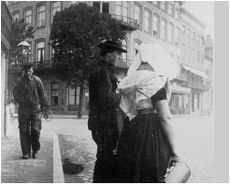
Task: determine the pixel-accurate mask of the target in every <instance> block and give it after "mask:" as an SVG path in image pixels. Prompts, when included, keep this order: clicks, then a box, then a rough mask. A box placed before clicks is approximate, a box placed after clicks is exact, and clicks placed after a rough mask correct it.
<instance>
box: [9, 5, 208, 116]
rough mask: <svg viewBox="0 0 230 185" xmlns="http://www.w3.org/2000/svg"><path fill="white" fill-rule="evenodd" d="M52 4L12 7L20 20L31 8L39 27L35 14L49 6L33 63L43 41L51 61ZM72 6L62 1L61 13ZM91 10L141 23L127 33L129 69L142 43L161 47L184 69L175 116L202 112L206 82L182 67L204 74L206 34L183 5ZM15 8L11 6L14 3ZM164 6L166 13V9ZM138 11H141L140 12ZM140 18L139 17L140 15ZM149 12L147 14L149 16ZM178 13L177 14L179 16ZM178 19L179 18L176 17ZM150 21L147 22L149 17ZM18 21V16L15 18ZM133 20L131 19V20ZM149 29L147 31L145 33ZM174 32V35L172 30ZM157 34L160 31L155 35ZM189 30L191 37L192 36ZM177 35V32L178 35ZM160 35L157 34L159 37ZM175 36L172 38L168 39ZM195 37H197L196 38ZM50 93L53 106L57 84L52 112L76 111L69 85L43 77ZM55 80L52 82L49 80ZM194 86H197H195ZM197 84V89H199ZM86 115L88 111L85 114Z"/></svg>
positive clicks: (176, 84)
mask: <svg viewBox="0 0 230 185" xmlns="http://www.w3.org/2000/svg"><path fill="white" fill-rule="evenodd" d="M52 3H53V2H50V1H44V2H40V1H37V2H36V1H33V2H16V3H15V4H13V5H10V9H11V12H12V14H13V17H14V14H17V13H19V15H20V18H22V17H23V12H24V10H26V9H27V8H31V9H32V10H33V11H32V12H33V13H32V15H33V16H32V20H33V21H32V25H33V26H34V27H36V21H37V18H36V10H37V8H38V6H39V5H41V4H44V5H46V23H45V26H44V27H41V28H38V29H37V30H36V32H35V37H34V39H33V40H31V43H32V54H33V56H34V58H33V61H35V62H36V53H35V48H36V42H37V41H39V40H42V39H43V40H44V41H45V43H46V47H45V60H46V61H48V62H49V61H50V59H51V48H50V47H49V45H48V42H49V33H50V29H51V17H52V15H51V13H52ZM71 3H72V2H70V1H62V2H61V9H63V8H65V7H69V6H70V5H71ZM86 3H87V4H88V5H90V6H97V7H98V8H99V9H100V11H101V12H102V11H103V7H104V6H107V5H109V8H108V11H109V13H110V14H112V15H117V14H118V12H119V14H120V15H119V18H120V19H122V20H123V21H125V22H128V24H129V23H130V22H129V21H130V20H131V21H135V19H139V21H138V24H139V28H138V29H137V30H134V31H133V30H132V31H127V35H126V39H125V40H126V47H127V51H128V52H127V58H126V59H127V60H125V61H126V62H127V64H128V65H130V64H131V63H132V61H133V59H134V56H135V48H136V47H137V44H140V43H141V42H157V43H161V44H162V45H163V46H164V47H165V48H166V49H167V50H168V51H169V52H170V54H171V55H172V57H174V58H175V59H176V60H177V62H178V64H179V65H180V66H181V71H180V74H179V75H178V77H177V78H176V79H174V80H172V81H171V83H172V86H173V88H172V98H171V101H170V108H171V111H172V112H173V113H176V114H178V113H193V112H194V113H196V112H201V111H202V97H203V95H202V94H203V93H204V92H205V91H206V89H205V82H206V79H204V78H203V77H201V76H199V75H197V74H194V73H193V72H191V71H188V70H186V69H185V68H183V67H182V65H185V66H188V67H191V68H193V69H196V70H199V71H201V72H204V43H203V37H204V35H203V30H204V25H203V24H202V23H201V22H200V21H199V20H198V19H197V18H196V17H195V16H193V15H192V14H191V13H189V12H188V11H187V10H185V9H183V8H181V5H182V4H183V3H182V2H181V1H176V2H173V1H167V2H166V1H156V2H154V1H148V2H147V1H139V2H138V1H128V2H125V1H122V2H118V1H109V2H92V1H88V2H86ZM185 3H186V2H185ZM11 4H12V3H11ZM162 5H165V10H164V8H163V7H164V6H162ZM137 7H139V9H138V8H137ZM169 7H172V9H171V10H172V13H170V9H169ZM138 10H139V12H140V14H139V16H137V15H138V14H137V11H138ZM146 12H148V13H146ZM176 13H177V14H176ZM155 15H156V17H157V20H158V25H157V28H156V29H155V26H154V25H155V24H154V21H155V19H154V16H155ZM176 15H177V16H176ZM148 16H149V18H148V19H147V18H146V17H148ZM16 17H17V16H16ZM129 18H131V19H129ZM163 21H165V27H164V28H165V29H162V28H163V26H162V24H163ZM146 25H148V28H149V29H148V30H147V29H146V28H147V27H146ZM170 29H171V32H169V30H170ZM156 30H157V31H156ZM162 30H165V38H162V35H163V34H162ZM189 30H190V34H189ZM176 31H177V32H176ZM156 33H157V34H156ZM170 33H171V35H172V37H170V36H169V35H170ZM193 33H194V35H195V37H194V38H193ZM116 74H117V76H118V78H119V79H121V78H123V77H124V76H125V71H124V70H121V69H117V71H116ZM41 78H42V80H43V81H44V84H45V86H46V89H47V97H48V99H49V102H50V104H51V103H52V100H51V99H52V97H51V94H52V92H51V86H52V83H54V82H58V84H59V88H60V89H59V91H58V96H60V97H59V98H58V102H59V103H60V104H59V105H57V106H53V109H56V110H59V111H62V110H67V111H71V110H77V105H75V106H73V105H69V101H70V99H71V97H70V96H69V94H70V93H73V91H72V90H70V89H69V88H67V87H66V85H65V84H64V83H62V82H60V81H59V80H57V79H56V78H55V77H45V76H41ZM50 79H52V80H50ZM194 84H195V85H194ZM196 84H197V85H196ZM199 86H200V87H199ZM84 90H85V92H84V94H85V95H86V96H84V107H87V101H88V97H87V93H88V89H87V87H85V88H84ZM86 112H87V111H86Z"/></svg>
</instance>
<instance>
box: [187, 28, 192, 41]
mask: <svg viewBox="0 0 230 185" xmlns="http://www.w3.org/2000/svg"><path fill="white" fill-rule="evenodd" d="M187 37H188V39H190V38H191V30H190V29H188V30H187Z"/></svg>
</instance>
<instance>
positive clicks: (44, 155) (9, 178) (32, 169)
mask: <svg viewBox="0 0 230 185" xmlns="http://www.w3.org/2000/svg"><path fill="white" fill-rule="evenodd" d="M15 122H16V121H15ZM17 125H18V123H14V124H13V128H12V136H11V137H9V138H1V182H2V183H52V182H55V179H54V178H55V177H56V176H59V177H60V176H63V174H62V171H60V170H59V171H57V170H54V166H56V165H57V163H59V162H60V163H61V161H58V160H56V159H55V157H54V156H55V155H53V153H54V152H57V153H58V152H59V153H60V149H59V143H58V147H53V146H54V145H53V143H55V142H54V141H55V140H54V136H55V135H54V134H53V133H51V132H46V131H43V130H42V131H41V137H40V142H41V149H40V151H39V156H38V158H37V159H32V158H31V159H28V160H23V159H21V156H22V153H21V147H20V140H19V130H18V128H17ZM56 145H57V144H56ZM55 148H57V149H55ZM59 180H60V178H59Z"/></svg>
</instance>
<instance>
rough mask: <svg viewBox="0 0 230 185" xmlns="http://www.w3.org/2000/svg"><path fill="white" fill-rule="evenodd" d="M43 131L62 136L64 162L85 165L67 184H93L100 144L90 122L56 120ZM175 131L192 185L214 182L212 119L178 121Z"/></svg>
mask: <svg viewBox="0 0 230 185" xmlns="http://www.w3.org/2000/svg"><path fill="white" fill-rule="evenodd" d="M43 129H46V130H50V131H54V132H56V133H57V134H58V135H59V142H60V149H61V155H62V160H64V159H66V158H68V159H69V160H70V161H71V162H73V163H76V164H81V165H82V166H83V167H84V170H83V171H82V172H80V173H78V174H76V175H67V174H65V176H64V177H65V182H72V183H73V182H75V183H76V182H79V183H80V182H92V174H93V167H94V162H95V153H96V145H95V144H94V142H93V141H92V139H91V135H90V132H89V131H88V129H87V119H53V120H52V122H44V123H43ZM173 129H174V133H175V140H176V144H177V148H178V151H179V153H180V156H181V158H182V159H184V160H185V161H186V162H187V163H188V164H189V166H190V168H191V171H192V176H191V178H190V179H189V181H188V182H190V183H195V182H199V183H204V182H205V183H210V182H214V180H215V178H214V176H215V168H214V136H213V132H214V126H213V121H212V120H211V118H210V117H207V116H202V117H195V116H193V117H183V118H182V117H181V118H174V123H173Z"/></svg>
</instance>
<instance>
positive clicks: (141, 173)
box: [118, 114, 172, 183]
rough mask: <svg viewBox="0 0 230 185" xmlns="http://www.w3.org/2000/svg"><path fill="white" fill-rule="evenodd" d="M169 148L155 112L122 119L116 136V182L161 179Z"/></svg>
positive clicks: (158, 180) (168, 155) (169, 154)
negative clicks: (122, 128) (118, 134)
mask: <svg viewBox="0 0 230 185" xmlns="http://www.w3.org/2000/svg"><path fill="white" fill-rule="evenodd" d="M171 156H172V150H171V147H170V145H169V142H168V140H167V138H166V136H165V133H164V131H163V129H162V126H161V123H160V121H159V120H158V118H157V116H156V115H155V114H144V115H138V116H137V117H135V118H134V119H133V120H132V121H131V122H130V123H126V125H125V127H124V130H123V134H122V136H121V139H120V144H119V150H118V159H119V161H120V163H121V164H120V165H121V170H120V177H119V180H118V182H119V181H120V182H140V183H141V182H163V176H164V174H165V172H166V169H167V166H168V161H169V159H170V157H171Z"/></svg>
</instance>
